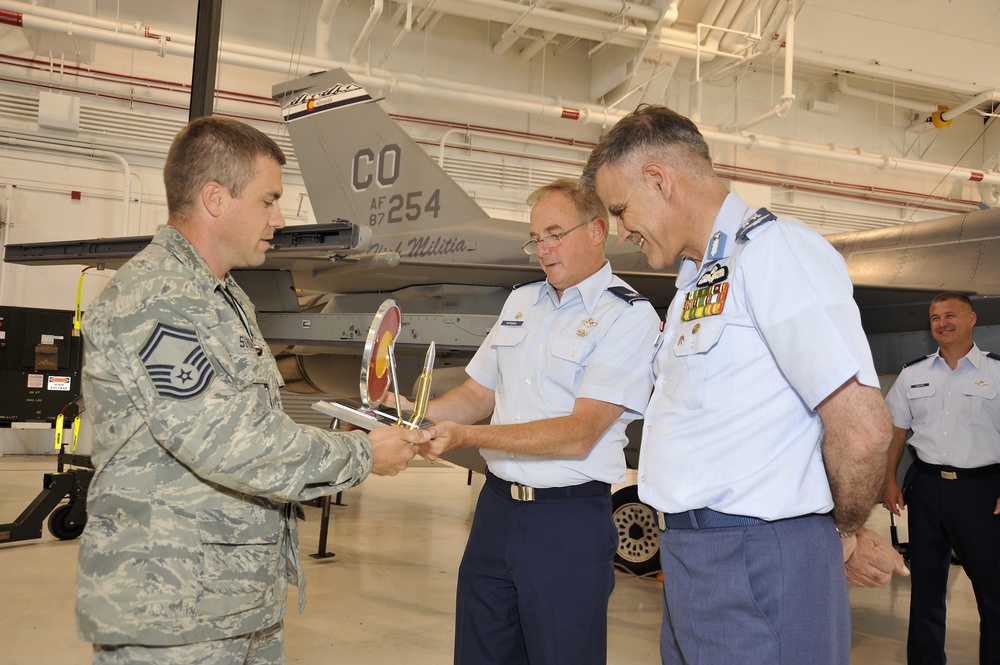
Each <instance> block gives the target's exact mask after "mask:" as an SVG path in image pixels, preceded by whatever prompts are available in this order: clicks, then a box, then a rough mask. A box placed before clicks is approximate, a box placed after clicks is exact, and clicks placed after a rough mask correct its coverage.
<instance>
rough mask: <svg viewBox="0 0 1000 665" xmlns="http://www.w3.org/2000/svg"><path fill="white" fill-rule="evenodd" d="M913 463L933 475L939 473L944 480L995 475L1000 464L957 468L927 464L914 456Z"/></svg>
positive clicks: (998, 471) (999, 472) (999, 471)
mask: <svg viewBox="0 0 1000 665" xmlns="http://www.w3.org/2000/svg"><path fill="white" fill-rule="evenodd" d="M913 463H914V464H915V465H916V466H917V468H918V469H920V470H921V471H923V472H924V473H929V474H931V475H934V476H938V475H940V476H941V477H942V478H944V479H945V480H960V479H962V478H980V477H982V476H995V475H997V474H1000V464H989V465H987V466H977V467H975V468H972V469H959V468H958V467H954V466H947V465H944V464H928V463H927V462H924V461H923V460H920V459H918V458H916V457H914V458H913Z"/></svg>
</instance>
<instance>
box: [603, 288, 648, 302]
mask: <svg viewBox="0 0 1000 665" xmlns="http://www.w3.org/2000/svg"><path fill="white" fill-rule="evenodd" d="M608 291H610V292H611V293H613V294H615V295H616V296H618V297H619V298H621V299H622V300H624V301H625V302H627V303H628V304H630V305H631V304H633V303H636V302H642V301H643V300H649V298H647V297H646V296H644V295H640V294H639V292H638V291H636V290H634V289H631V288H629V287H627V286H609V287H608Z"/></svg>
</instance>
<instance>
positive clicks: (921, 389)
mask: <svg viewBox="0 0 1000 665" xmlns="http://www.w3.org/2000/svg"><path fill="white" fill-rule="evenodd" d="M935 393H937V390H936V389H935V388H934V386H931V385H920V386H910V387H909V388H908V389H907V391H906V401H907V403H908V404H909V405H910V415H912V416H913V424H914V425H925V424H927V423H931V422H934V421H935V420H937V417H938V412H939V410H940V407H939V405H938V402H940V400H936V399H933V397H934V395H935Z"/></svg>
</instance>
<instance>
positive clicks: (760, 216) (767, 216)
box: [736, 208, 778, 240]
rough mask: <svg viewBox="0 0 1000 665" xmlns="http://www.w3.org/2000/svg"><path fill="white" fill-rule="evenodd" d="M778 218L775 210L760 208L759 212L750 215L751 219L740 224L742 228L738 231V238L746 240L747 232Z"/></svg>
mask: <svg viewBox="0 0 1000 665" xmlns="http://www.w3.org/2000/svg"><path fill="white" fill-rule="evenodd" d="M776 219H778V218H777V217H776V216H775V214H774V213H773V212H771V211H770V210H768V209H767V208H758V209H757V212H755V213H754V214H753V215H751V216H750V219H748V220H747V221H745V222H743V225H742V226H740V230H739V231H737V232H736V239H737V240H746V239H747V234H748V233H750V232H751V231H753V230H754V229H755V228H757V227H758V226H763V225H764V224H767V223H768V222H773V221H774V220H776Z"/></svg>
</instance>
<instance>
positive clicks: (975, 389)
mask: <svg viewBox="0 0 1000 665" xmlns="http://www.w3.org/2000/svg"><path fill="white" fill-rule="evenodd" d="M962 394H963V395H964V397H965V399H964V400H963V403H964V404H963V409H962V411H963V413H962V415H963V416H964V417H965V418H967V420H968V422H971V423H976V424H979V425H989V424H991V423H992V422H993V414H994V413H996V410H997V408H998V407H997V399H996V397H997V387H996V386H995V385H989V384H987V385H979V384H975V383H974V384H972V385H971V386H967V387H965V388H963V389H962Z"/></svg>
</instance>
